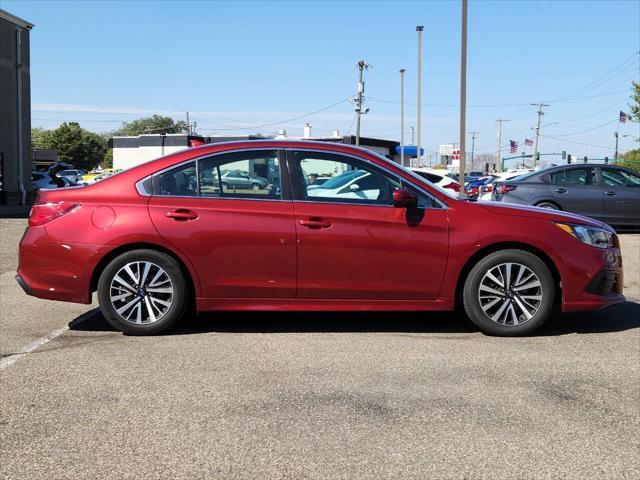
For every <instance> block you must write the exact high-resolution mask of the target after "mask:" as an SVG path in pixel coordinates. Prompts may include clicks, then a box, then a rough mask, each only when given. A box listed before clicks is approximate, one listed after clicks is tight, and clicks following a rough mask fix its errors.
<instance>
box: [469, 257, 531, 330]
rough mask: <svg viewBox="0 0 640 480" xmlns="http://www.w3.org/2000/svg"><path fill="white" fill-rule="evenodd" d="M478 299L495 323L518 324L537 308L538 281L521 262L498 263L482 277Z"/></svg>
mask: <svg viewBox="0 0 640 480" xmlns="http://www.w3.org/2000/svg"><path fill="white" fill-rule="evenodd" d="M478 300H479V301H480V307H482V310H483V311H484V313H485V314H486V315H487V316H488V317H489V318H490V319H491V320H492V321H494V322H496V323H497V324H499V325H506V326H516V325H521V324H523V323H526V322H527V321H529V320H530V319H531V318H532V317H533V316H534V315H535V314H536V313H537V312H538V310H539V309H540V306H541V305H542V283H541V282H540V279H539V278H538V276H537V275H536V274H535V273H534V272H533V271H532V270H531V269H530V268H528V267H526V266H525V265H522V264H520V263H501V264H499V265H497V266H494V267H492V268H490V269H489V270H488V271H487V272H486V273H485V274H484V276H483V277H482V280H481V281H480V286H479V288H478Z"/></svg>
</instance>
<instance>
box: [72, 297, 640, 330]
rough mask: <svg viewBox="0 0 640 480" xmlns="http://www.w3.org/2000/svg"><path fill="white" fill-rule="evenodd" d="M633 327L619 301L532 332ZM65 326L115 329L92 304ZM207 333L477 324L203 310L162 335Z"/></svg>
mask: <svg viewBox="0 0 640 480" xmlns="http://www.w3.org/2000/svg"><path fill="white" fill-rule="evenodd" d="M79 320H81V321H79ZM636 328H640V304H638V303H634V302H624V303H621V304H618V305H614V306H612V307H609V308H607V309H605V310H600V311H595V312H583V313H573V314H565V315H562V314H555V315H553V316H552V317H551V318H550V319H549V321H547V323H545V324H544V325H543V326H542V327H541V328H540V329H539V330H538V331H536V332H535V334H534V335H535V336H539V337H544V336H556V335H568V334H572V333H579V334H586V333H609V332H622V331H625V330H631V329H636ZM69 329H70V330H77V331H94V332H104V331H115V329H114V328H113V327H111V325H109V323H108V322H107V321H106V320H105V319H104V317H103V316H102V314H101V313H100V310H99V309H97V308H96V309H94V310H93V314H91V315H87V314H85V315H83V316H81V317H78V319H75V320H73V321H72V322H70V323H69ZM213 332H221V333H323V332H404V333H475V332H478V329H477V327H476V326H475V325H473V324H472V323H471V322H470V321H469V320H468V319H467V318H466V316H465V315H464V314H462V313H460V312H207V313H202V314H198V315H192V316H189V317H188V318H185V319H183V320H182V322H181V323H180V324H179V325H178V326H177V327H176V328H174V329H173V330H171V331H169V332H167V333H166V334H165V335H191V334H198V333H213Z"/></svg>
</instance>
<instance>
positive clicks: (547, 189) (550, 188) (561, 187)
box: [492, 164, 640, 228]
mask: <svg viewBox="0 0 640 480" xmlns="http://www.w3.org/2000/svg"><path fill="white" fill-rule="evenodd" d="M492 200H493V201H497V202H505V203H516V204H520V205H533V206H536V207H543V208H552V209H556V210H564V211H567V212H572V213H578V214H580V215H586V216H587V217H592V218H595V219H596V220H600V221H602V222H605V223H608V224H610V225H612V226H615V227H618V228H625V227H626V228H639V227H640V175H639V174H638V173H636V172H634V171H632V170H629V169H627V168H623V167H616V166H613V165H602V164H576V165H563V166H558V167H551V168H547V169H545V170H540V171H538V172H532V173H529V174H525V175H522V176H520V177H518V178H516V179H513V180H511V181H502V182H496V183H495V184H494V188H493V192H492Z"/></svg>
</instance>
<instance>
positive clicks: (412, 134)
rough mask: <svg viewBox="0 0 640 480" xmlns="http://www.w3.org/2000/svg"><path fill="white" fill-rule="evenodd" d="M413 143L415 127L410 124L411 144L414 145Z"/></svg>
mask: <svg viewBox="0 0 640 480" xmlns="http://www.w3.org/2000/svg"><path fill="white" fill-rule="evenodd" d="M415 144H416V129H415V127H414V126H413V125H412V126H411V145H415Z"/></svg>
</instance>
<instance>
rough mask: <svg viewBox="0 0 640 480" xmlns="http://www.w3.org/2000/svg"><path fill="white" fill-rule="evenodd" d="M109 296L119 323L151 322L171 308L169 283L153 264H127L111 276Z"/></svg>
mask: <svg viewBox="0 0 640 480" xmlns="http://www.w3.org/2000/svg"><path fill="white" fill-rule="evenodd" d="M109 297H110V299H111V305H113V308H114V310H115V311H116V312H117V314H118V315H120V317H122V319H123V320H125V321H127V322H129V323H133V324H135V325H143V324H149V323H155V322H157V321H158V320H160V319H161V318H162V317H163V316H164V315H165V314H166V313H167V311H168V310H169V308H170V307H171V303H172V302H173V283H172V282H171V278H169V275H168V274H167V272H165V271H164V269H163V268H162V267H160V266H158V265H156V264H155V263H153V262H147V261H139V262H130V263H127V264H126V265H125V266H124V267H122V268H121V269H120V270H118V272H117V273H116V274H115V275H114V276H113V279H112V280H111V285H110V287H109Z"/></svg>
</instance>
